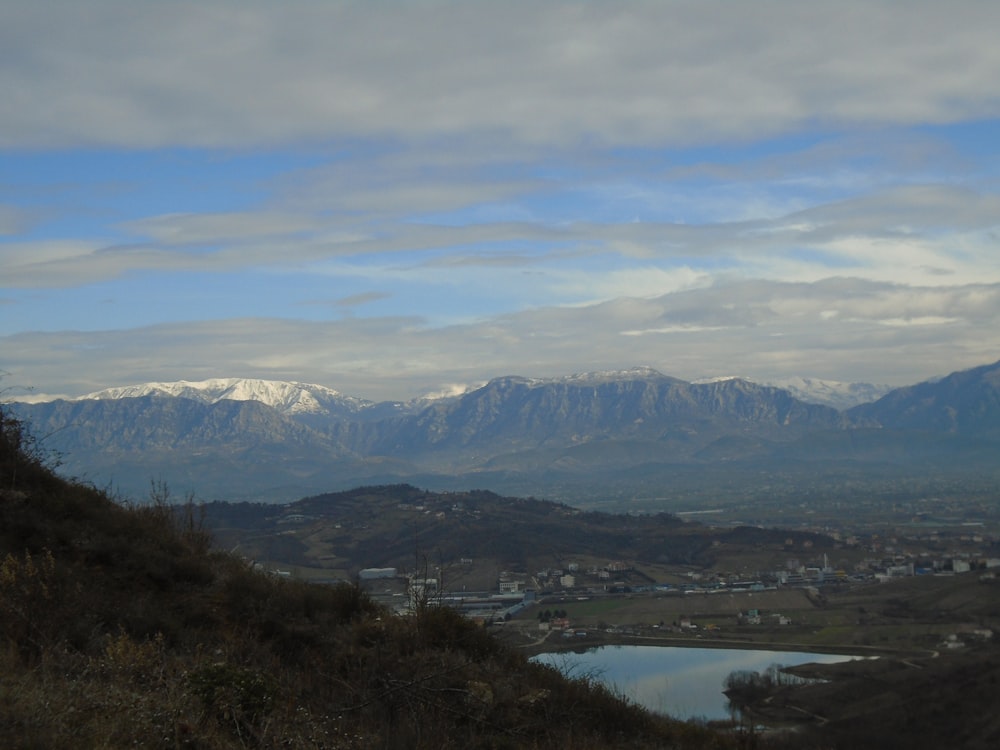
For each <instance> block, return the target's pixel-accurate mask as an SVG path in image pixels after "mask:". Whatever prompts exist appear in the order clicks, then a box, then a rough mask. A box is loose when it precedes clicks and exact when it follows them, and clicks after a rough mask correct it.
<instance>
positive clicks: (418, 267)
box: [0, 0, 1000, 400]
mask: <svg viewBox="0 0 1000 750" xmlns="http://www.w3.org/2000/svg"><path fill="white" fill-rule="evenodd" d="M998 28H1000V4H998V3H995V2H972V1H966V2H963V1H961V0H959V1H958V2H951V3H941V2H939V1H938V2H923V1H922V0H908V1H907V2H901V1H899V2H879V1H878V0H864V1H863V2H853V1H852V0H846V1H840V0H839V1H838V2H836V3H833V2H830V3H803V2H801V1H800V0H754V1H752V2H751V1H749V0H748V1H747V2H735V1H727V2H723V1H720V0H697V1H696V0H663V1H661V2H611V1H608V2H595V1H591V2H582V1H581V2H556V1H552V2H545V1H544V0H543V1H541V2H539V1H537V0H535V1H533V2H521V1H520V0H505V1H504V2H502V3H499V2H497V3H494V2H476V1H475V0H467V1H465V2H433V1H430V0H425V1H417V0H413V1H412V2H391V1H389V0H385V1H383V2H335V1H329V2H328V1H323V2H320V1H318V0H316V1H312V2H310V1H307V0H290V1H289V2H283V3H271V2H258V1H255V0H198V1H197V2H173V1H171V0H159V1H154V0H149V1H148V2H136V1H135V0H88V2H86V3H81V2H78V1H76V0H65V1H58V0H33V2H31V3H26V2H20V1H19V0H0V101H2V102H3V107H2V109H0V371H2V378H0V388H2V389H3V390H4V391H5V392H6V393H7V394H8V395H10V394H13V395H14V396H15V397H19V396H20V394H23V393H25V392H27V391H28V390H30V391H31V392H32V393H34V394H36V395H39V394H51V395H57V394H58V395H68V396H76V395H81V394H84V393H88V392H92V391H96V390H98V389H101V388H105V387H110V386H116V385H128V384H134V383H142V382H149V381H174V380H203V379H207V378H213V377H254V378H265V379H274V380H294V381H300V382H307V383H318V384H321V385H325V386H328V387H332V388H335V389H337V390H340V391H342V392H344V393H347V394H349V395H353V396H360V397H364V398H369V399H373V400H382V399H408V398H413V397H416V396H421V395H426V394H439V393H448V392H456V391H460V390H462V389H464V388H466V387H468V386H470V385H475V384H478V383H482V382H484V381H486V380H488V379H489V378H492V377H496V376H501V375H524V376H528V377H551V376H559V375H568V374H572V373H579V372H588V371H593V370H606V369H623V368H629V367H636V366H650V367H654V368H656V369H657V370H660V371H661V372H663V373H665V374H668V375H672V376H675V377H679V378H684V379H689V380H691V379H698V378H705V377H713V376H729V375H739V376H743V377H748V378H752V379H756V380H761V381H769V380H775V379H780V378H784V377H791V376H801V377H811V378H820V379H826V380H839V381H847V382H850V381H864V382H872V383H879V384H889V385H906V384H910V383H915V382H918V381H921V380H924V379H927V378H930V377H934V376H937V375H943V374H946V373H948V372H952V371H955V370H959V369H965V368H968V367H974V366H976V365H980V364H986V363H989V362H994V361H996V360H998V359H1000V147H998V143H1000V84H998V81H1000V45H998V44H997V43H996V30H997V29H998Z"/></svg>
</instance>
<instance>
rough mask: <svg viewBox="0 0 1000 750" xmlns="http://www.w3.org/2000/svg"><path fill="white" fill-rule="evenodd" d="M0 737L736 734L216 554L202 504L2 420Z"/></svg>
mask: <svg viewBox="0 0 1000 750" xmlns="http://www.w3.org/2000/svg"><path fill="white" fill-rule="evenodd" d="M0 428H3V429H2V430H0V436H2V440H0V487H2V491H0V746H3V747H9V748H46V749H48V748H74V750H76V749H78V748H119V747H146V748H164V749H175V748H279V747H296V748H345V749H346V748H356V749H358V750H360V749H361V748H366V749H367V748H383V749H384V750H392V749H394V748H400V749H401V750H402V749H403V748H406V749H407V750H413V749H419V748H434V750H451V749H452V748H454V749H456V750H457V749H458V748H461V749H462V750H469V749H474V748H574V749H578V750H590V749H592V748H593V749H596V748H608V747H623V748H624V747H627V748H636V749H637V750H638V749H641V748H679V747H692V748H704V747H728V746H730V744H731V741H730V739H729V738H726V737H724V736H722V735H716V734H714V733H712V732H710V731H709V730H707V729H704V728H699V727H694V726H689V725H685V724H680V723H676V722H671V721H668V720H664V719H662V718H658V717H654V716H652V715H650V714H648V713H646V712H645V711H643V710H641V709H639V708H637V707H635V706H631V705H629V704H627V703H626V702H625V701H623V700H622V699H621V698H620V697H619V696H616V695H614V694H612V693H611V692H609V691H608V690H607V689H606V688H604V687H602V686H601V685H599V684H595V683H593V682H590V681H586V680H575V681H574V680H567V679H566V678H564V677H563V676H561V675H559V674H558V673H557V672H555V671H554V670H551V669H549V668H547V667H542V666H540V665H536V664H533V663H531V662H529V661H528V660H527V659H526V658H525V657H524V656H523V655H521V654H518V653H516V652H514V651H512V650H510V649H509V648H507V647H506V646H504V645H503V644H501V643H499V642H498V641H497V640H495V639H494V638H493V637H491V636H490V635H489V634H488V633H487V632H486V631H484V630H482V629H481V628H479V627H477V626H475V625H474V624H472V623H470V622H468V621H466V620H464V619H463V618H461V617H460V616H459V615H457V614H456V613H454V612H452V611H450V610H447V609H437V608H432V607H428V608H424V609H423V610H421V611H420V612H418V613H417V614H416V615H414V616H412V617H406V618H403V617H396V616H393V615H390V614H389V613H388V612H386V611H384V610H382V609H381V608H379V607H378V606H377V605H376V604H374V603H373V602H372V600H370V599H369V598H368V597H367V596H366V595H365V594H364V593H363V592H362V591H360V590H359V589H358V588H355V587H353V586H347V585H341V586H336V587H327V586H317V585H310V584H307V583H303V582H290V581H284V580H278V579H275V578H273V577H271V576H268V575H266V574H263V573H260V572H258V571H255V570H252V569H251V568H250V567H249V566H248V564H247V563H245V562H244V561H242V560H240V559H237V558H235V557H232V556H230V555H227V554H221V553H218V552H214V551H212V549H211V548H210V545H209V539H208V536H207V535H206V534H205V533H204V531H203V529H202V528H201V526H200V524H199V516H198V513H197V508H196V507H195V506H194V505H193V504H192V503H191V502H190V501H189V502H187V503H185V504H182V505H181V506H179V507H178V506H173V505H171V504H170V503H169V502H167V497H166V496H164V494H163V492H164V491H165V489H166V488H163V487H160V488H154V490H156V492H158V493H159V495H158V496H157V497H156V498H154V499H156V500H158V502H154V503H152V504H150V505H143V506H132V507H125V506H123V505H122V504H121V503H116V502H115V501H114V500H113V499H112V498H110V497H108V496H107V494H106V493H103V492H99V491H97V490H95V489H93V488H88V487H85V486H81V485H79V484H76V483H71V482H65V481H62V480H59V479H58V478H56V477H55V476H54V475H53V474H52V473H51V472H50V471H49V470H48V468H47V467H46V466H45V463H44V460H42V458H41V457H39V456H37V455H35V454H32V453H31V452H30V451H28V452H25V444H24V432H23V429H22V427H21V425H19V424H13V423H12V422H11V420H10V419H9V417H7V416H6V415H4V417H3V421H2V424H0Z"/></svg>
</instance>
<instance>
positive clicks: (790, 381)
mask: <svg viewBox="0 0 1000 750" xmlns="http://www.w3.org/2000/svg"><path fill="white" fill-rule="evenodd" d="M761 385H770V386H774V387H775V388H783V389H784V390H786V391H788V392H789V393H791V394H792V395H793V396H795V398H797V399H799V401H805V402H807V403H811V404H822V405H824V406H832V407H833V408H835V409H841V410H843V409H849V408H851V407H852V406H857V405H858V404H864V403H868V402H870V401H877V400H878V399H880V398H882V396H884V395H885V394H887V393H888V392H889V391H891V390H893V387H892V386H889V385H881V384H876V383H843V382H840V381H837V380H820V379H818V378H803V377H791V378H781V379H779V380H770V381H767V382H762V383H761Z"/></svg>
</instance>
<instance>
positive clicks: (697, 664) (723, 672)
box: [534, 646, 853, 719]
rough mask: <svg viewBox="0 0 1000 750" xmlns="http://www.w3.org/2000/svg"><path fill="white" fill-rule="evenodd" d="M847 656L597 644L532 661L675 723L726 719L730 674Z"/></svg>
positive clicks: (840, 658)
mask: <svg viewBox="0 0 1000 750" xmlns="http://www.w3.org/2000/svg"><path fill="white" fill-rule="evenodd" d="M851 658H853V657H850V656H843V655H833V654H809V653H802V652H795V651H747V650H737V649H711V648H674V647H661V646H602V647H600V648H596V649H589V650H587V651H584V652H572V651H568V652H561V653H552V654H539V655H538V656H536V657H534V659H535V661H539V662H542V663H544V664H550V665H552V666H554V667H555V668H556V669H559V670H560V671H561V672H563V673H564V674H566V675H568V676H569V677H588V678H591V679H599V680H601V681H602V682H604V683H605V684H607V685H609V686H610V687H612V688H613V689H615V690H616V691H617V692H618V693H620V694H622V695H624V696H625V697H626V698H629V699H630V700H633V701H635V702H636V703H639V704H640V705H642V706H645V707H646V708H648V709H650V710H652V711H656V712H658V713H665V714H669V715H671V716H673V717H676V718H678V719H697V718H705V719H727V718H729V717H730V716H731V711H730V707H729V701H728V700H727V699H726V696H725V695H724V694H723V692H722V690H723V682H724V681H725V679H726V677H727V676H728V675H729V674H730V673H731V672H735V671H738V670H748V671H753V672H760V671H762V670H766V669H767V668H768V667H770V666H771V665H773V664H781V665H783V666H793V665H796V664H806V663H809V662H817V663H821V664H830V663H833V662H839V661H848V660H849V659H851Z"/></svg>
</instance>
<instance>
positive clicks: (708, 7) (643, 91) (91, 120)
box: [0, 0, 1000, 148]
mask: <svg viewBox="0 0 1000 750" xmlns="http://www.w3.org/2000/svg"><path fill="white" fill-rule="evenodd" d="M4 15H5V23H4V25H3V30H2V32H0V47H2V48H3V49H4V51H5V64H4V73H3V76H2V79H0V80H2V87H3V90H4V92H5V105H6V106H5V113H6V116H5V117H4V119H3V123H2V125H0V146H2V147H7V148H9V147H14V146H16V147H23V146H31V147H36V146H45V147H49V146H75V145H114V146H126V147H141V148H146V147H159V146H166V145H195V146H225V147H233V146H241V145H242V146H246V145H251V144H256V145H260V144H275V143H281V142H292V141H303V140H309V141H322V140H327V139H331V138H341V137H350V136H354V135H359V134H364V135H366V136H379V135H380V136H384V137H386V138H390V139H393V138H398V137H403V138H408V139H409V138H425V137H432V136H440V135H447V134H458V133H463V134H468V133H470V132H478V133H483V134H490V133H506V134H508V135H510V136H512V137H513V138H515V139H516V140H517V141H521V142H530V143H537V144H559V143H566V142H567V141H575V142H582V141H585V140H595V139H596V140H597V141H599V142H602V143H609V144H620V145H625V144H635V143H643V144H647V143H652V142H660V143H690V142H693V141H702V140H704V139H705V138H706V137H710V138H716V139H728V138H737V139H743V138H746V137H751V136H764V135H768V134H776V133H780V132H784V131H789V130H794V129H797V128H799V127H801V126H803V125H804V124H807V123H816V122H827V123H831V124H835V123H872V124H893V123H897V124H898V123H913V122H937V123H944V122H954V121H956V120H959V119H966V118H975V117H990V116H996V115H997V114H998V112H1000V97H997V95H996V94H995V93H990V92H995V81H997V80H998V79H1000V50H998V49H997V47H996V45H995V44H994V43H993V42H994V40H993V33H992V32H993V30H994V29H995V28H997V26H998V25H1000V9H998V8H996V7H994V5H993V4H989V3H979V2H963V3H959V4H958V5H956V4H950V5H948V6H943V5H942V4H940V3H932V2H919V1H914V2H911V3H907V5H906V9H905V12H904V11H903V10H902V9H901V8H900V6H899V5H898V4H897V3H893V2H871V1H870V0H867V1H865V2H860V1H857V2H842V3H836V4H831V5H819V4H806V5H803V4H798V3H795V4H790V3H787V2H772V1H767V0H765V2H759V3H752V4H742V3H741V4H733V3H727V2H718V1H715V2H713V1H709V2H700V3H683V2H669V3H646V2H634V3H615V4H603V3H587V4H583V3H569V2H553V3H545V4H542V5H539V4H537V3H527V2H510V3H502V4H494V3H476V4H466V3H378V4H372V3H361V2H332V3H320V2H310V1H303V2H297V3H285V4H282V5H281V7H280V8H279V7H276V6H273V5H271V4H268V3H261V2H249V3H243V2H239V3H237V2H231V1H228V0H221V1H220V2H212V3H202V2H176V3H169V4H160V3H155V4H144V5H142V6H141V7H140V8H136V6H135V4H134V3H132V2H128V1H127V0H97V1H95V2H89V3H87V4H86V5H85V6H84V5H80V4H78V3H66V2H44V1H43V2H36V3H30V4H29V3H22V4H16V5H14V6H12V7H10V8H7V9H5V13H4Z"/></svg>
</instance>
